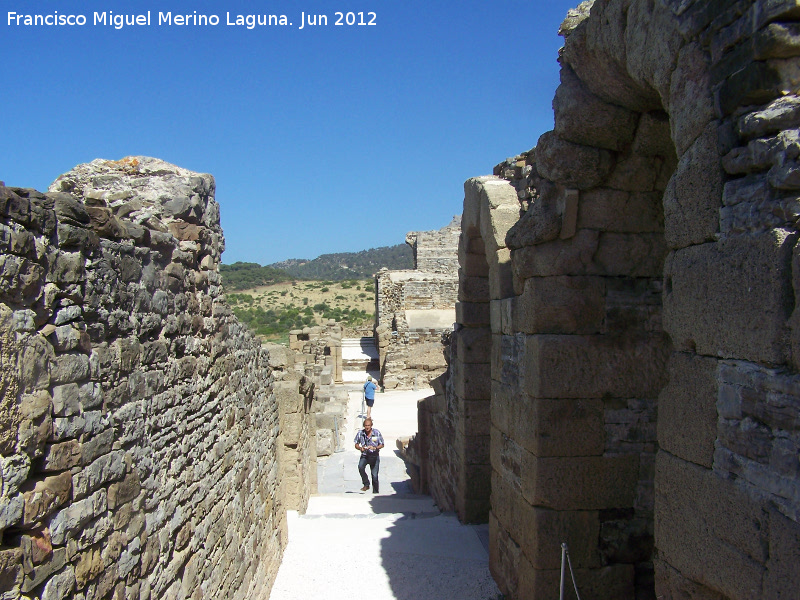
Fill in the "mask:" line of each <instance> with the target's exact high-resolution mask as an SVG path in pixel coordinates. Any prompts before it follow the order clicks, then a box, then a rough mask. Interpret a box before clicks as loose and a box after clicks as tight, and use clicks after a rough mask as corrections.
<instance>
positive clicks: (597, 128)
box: [553, 65, 638, 151]
mask: <svg viewBox="0 0 800 600" xmlns="http://www.w3.org/2000/svg"><path fill="white" fill-rule="evenodd" d="M553 111H554V112H555V128H554V131H555V133H556V134H558V136H559V137H561V139H563V140H566V141H568V142H572V143H574V144H581V145H584V146H596V147H598V148H606V149H608V150H615V151H621V150H624V149H625V148H626V147H627V146H628V145H629V144H630V143H631V141H632V140H633V134H634V130H635V128H636V121H637V116H638V115H637V114H636V113H635V112H633V111H630V110H627V109H625V108H622V107H621V106H618V105H614V104H609V103H608V102H604V101H603V100H601V99H600V98H598V97H597V96H595V95H594V94H592V93H591V92H590V91H589V90H588V89H587V88H586V86H584V85H583V83H581V81H580V79H578V77H577V76H576V75H575V72H574V71H573V70H572V69H571V68H570V67H569V66H567V65H565V66H562V67H561V85H560V86H558V89H557V90H556V95H555V98H554V99H553Z"/></svg>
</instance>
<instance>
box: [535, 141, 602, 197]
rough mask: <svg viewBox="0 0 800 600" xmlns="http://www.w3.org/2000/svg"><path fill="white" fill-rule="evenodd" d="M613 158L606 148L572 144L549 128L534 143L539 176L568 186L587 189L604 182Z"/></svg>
mask: <svg viewBox="0 0 800 600" xmlns="http://www.w3.org/2000/svg"><path fill="white" fill-rule="evenodd" d="M612 166H613V160H612V156H611V153H610V152H609V151H608V150H603V149H601V148H594V147H591V146H582V145H579V144H573V143H571V142H567V141H565V140H563V139H561V138H560V137H559V136H558V135H557V134H556V133H555V132H553V131H550V132H547V133H545V134H543V135H542V136H541V137H540V138H539V142H538V143H537V145H536V168H537V170H538V172H539V175H540V176H541V177H544V178H546V179H549V180H550V181H553V182H555V183H559V184H561V185H563V186H564V187H567V188H574V189H578V190H588V189H590V188H593V187H596V186H597V185H599V184H600V183H601V182H603V181H604V180H605V179H606V177H608V174H609V173H610V172H611V168H612Z"/></svg>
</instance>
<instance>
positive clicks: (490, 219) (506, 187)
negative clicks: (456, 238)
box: [480, 178, 520, 266]
mask: <svg viewBox="0 0 800 600" xmlns="http://www.w3.org/2000/svg"><path fill="white" fill-rule="evenodd" d="M480 193H481V203H480V211H481V214H480V232H481V239H483V243H484V246H485V248H486V255H487V259H488V260H489V265H490V266H491V264H492V261H491V254H492V253H493V252H497V250H498V249H500V248H505V247H506V234H507V233H508V230H509V229H511V227H512V226H513V225H514V223H516V222H517V221H518V220H519V217H520V206H519V199H518V198H517V192H516V190H515V189H514V188H513V187H512V186H511V184H510V183H509V182H508V181H506V180H504V179H499V178H492V179H488V178H487V179H484V181H482V184H481V186H480Z"/></svg>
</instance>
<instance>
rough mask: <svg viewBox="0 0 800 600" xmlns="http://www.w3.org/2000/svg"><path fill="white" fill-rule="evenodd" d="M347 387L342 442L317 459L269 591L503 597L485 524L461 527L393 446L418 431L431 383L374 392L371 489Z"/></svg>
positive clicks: (287, 598)
mask: <svg viewBox="0 0 800 600" xmlns="http://www.w3.org/2000/svg"><path fill="white" fill-rule="evenodd" d="M361 380H362V381H363V378H362V379H361ZM350 387H351V389H353V391H351V392H350V401H349V405H348V423H347V426H348V431H347V438H346V444H345V450H344V452H340V453H337V454H333V455H332V456H330V457H325V458H320V459H319V485H318V491H319V493H318V494H317V495H315V496H313V497H312V498H311V501H310V503H309V506H308V511H307V512H306V514H305V515H298V514H297V513H296V512H293V511H292V512H290V513H289V544H288V547H287V549H286V552H285V553H284V557H283V562H282V564H281V568H280V571H279V572H278V577H277V579H276V581H275V584H274V586H273V588H272V593H271V595H270V599H271V600H296V598H298V597H310V598H315V597H320V598H326V599H329V600H337V599H347V600H351V599H352V598H354V597H364V596H368V597H369V598H370V599H371V600H412V599H413V600H427V599H431V600H434V599H435V600H447V599H453V600H456V599H458V600H497V598H499V597H500V592H499V590H498V588H497V586H496V584H495V583H494V581H493V580H492V577H491V575H490V574H489V557H488V553H487V546H488V529H487V527H486V526H468V525H462V524H460V523H459V522H458V519H457V518H456V516H455V515H454V514H452V513H450V514H448V513H441V512H440V510H439V509H438V507H437V506H436V505H435V504H434V503H433V500H432V499H431V498H430V497H429V496H420V495H415V494H413V493H412V489H411V481H410V479H409V476H408V474H407V472H406V467H405V463H404V461H403V460H402V459H401V458H400V457H399V455H398V453H397V451H396V448H397V446H396V440H397V438H398V437H403V436H409V435H412V434H414V433H415V432H416V429H417V406H416V404H417V400H419V399H421V398H424V397H426V396H427V395H429V394H430V393H432V392H431V390H419V391H401V392H386V393H383V394H377V395H376V400H375V406H374V408H373V412H372V416H373V419H374V421H375V423H374V426H375V428H377V429H378V430H380V431H381V433H382V435H383V437H384V441H385V443H386V447H385V448H384V449H383V450H382V451H381V466H380V477H379V478H380V490H381V491H380V493H379V494H373V493H372V492H361V491H360V489H361V478H360V476H359V474H358V459H359V452H358V451H356V450H355V449H354V448H353V444H352V440H353V438H354V437H355V433H356V431H357V430H358V429H359V428H360V427H361V419H360V418H358V415H359V413H360V408H361V393H360V385H358V386H357V388H356V386H350Z"/></svg>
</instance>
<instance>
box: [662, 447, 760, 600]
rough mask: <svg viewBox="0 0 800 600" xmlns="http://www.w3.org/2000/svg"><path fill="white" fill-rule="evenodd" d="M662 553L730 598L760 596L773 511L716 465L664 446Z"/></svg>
mask: <svg viewBox="0 0 800 600" xmlns="http://www.w3.org/2000/svg"><path fill="white" fill-rule="evenodd" d="M655 482H656V484H655V485H656V499H655V500H656V509H655V536H656V543H657V545H658V549H659V556H660V558H662V559H663V560H664V561H665V562H666V563H668V564H669V565H671V566H672V567H674V568H675V569H677V570H678V571H679V572H681V573H682V574H683V575H684V576H685V577H688V578H690V579H693V580H694V581H696V582H698V583H700V584H703V585H705V586H707V587H709V588H711V589H713V590H716V591H719V592H721V593H722V594H723V595H724V596H725V597H726V598H731V599H733V600H740V599H741V600H744V599H745V598H758V597H760V594H761V581H762V577H763V575H764V566H763V565H764V562H765V561H766V559H767V539H766V538H767V535H768V531H769V529H768V515H767V513H766V512H765V511H764V509H763V507H762V506H761V504H760V503H759V502H756V501H754V500H752V499H750V497H749V496H748V495H747V494H746V493H744V492H743V491H741V490H739V489H738V488H737V487H736V484H735V483H734V482H732V481H723V480H722V479H720V478H719V477H718V476H717V475H715V474H714V473H713V472H712V471H709V470H706V469H703V468H701V467H699V466H697V465H694V464H692V463H688V462H684V461H681V460H679V459H677V458H674V457H672V456H671V455H669V454H668V453H666V452H664V451H661V452H659V453H658V457H657V460H656V478H655Z"/></svg>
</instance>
